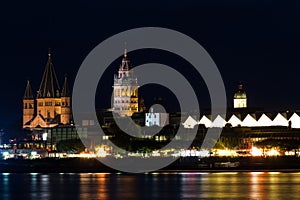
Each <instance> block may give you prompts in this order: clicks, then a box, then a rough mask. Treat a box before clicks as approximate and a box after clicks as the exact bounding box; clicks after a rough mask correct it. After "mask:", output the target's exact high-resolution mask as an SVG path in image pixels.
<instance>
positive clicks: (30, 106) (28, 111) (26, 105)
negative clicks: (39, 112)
mask: <svg viewBox="0 0 300 200" xmlns="http://www.w3.org/2000/svg"><path fill="white" fill-rule="evenodd" d="M33 117H34V98H33V95H32V89H31V86H30V83H29V81H27V85H26V89H25V93H24V98H23V126H24V125H25V124H26V123H27V122H28V121H30V120H31V119H32V118H33Z"/></svg>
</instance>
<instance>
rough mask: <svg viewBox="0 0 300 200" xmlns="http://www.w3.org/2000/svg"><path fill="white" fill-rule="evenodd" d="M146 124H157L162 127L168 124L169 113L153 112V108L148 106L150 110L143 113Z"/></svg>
mask: <svg viewBox="0 0 300 200" xmlns="http://www.w3.org/2000/svg"><path fill="white" fill-rule="evenodd" d="M145 115H146V117H145V121H146V122H145V125H146V126H159V127H164V126H166V125H168V124H169V114H168V113H161V112H154V111H153V108H150V112H149V113H146V114H145Z"/></svg>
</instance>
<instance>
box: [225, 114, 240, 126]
mask: <svg viewBox="0 0 300 200" xmlns="http://www.w3.org/2000/svg"><path fill="white" fill-rule="evenodd" d="M227 123H230V124H231V125H232V127H236V126H238V125H241V124H242V121H241V120H240V119H239V118H238V117H237V116H235V115H232V116H231V117H230V119H229V120H228V122H227Z"/></svg>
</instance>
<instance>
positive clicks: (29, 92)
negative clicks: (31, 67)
mask: <svg viewBox="0 0 300 200" xmlns="http://www.w3.org/2000/svg"><path fill="white" fill-rule="evenodd" d="M23 99H24V100H32V99H33V95H32V89H31V86H30V82H29V80H28V81H27V85H26V89H25V93H24V97H23Z"/></svg>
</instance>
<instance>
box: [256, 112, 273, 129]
mask: <svg viewBox="0 0 300 200" xmlns="http://www.w3.org/2000/svg"><path fill="white" fill-rule="evenodd" d="M272 125H273V121H272V120H271V119H270V118H269V117H268V116H267V115H265V114H262V116H261V117H260V118H259V120H258V121H257V126H272Z"/></svg>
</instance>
